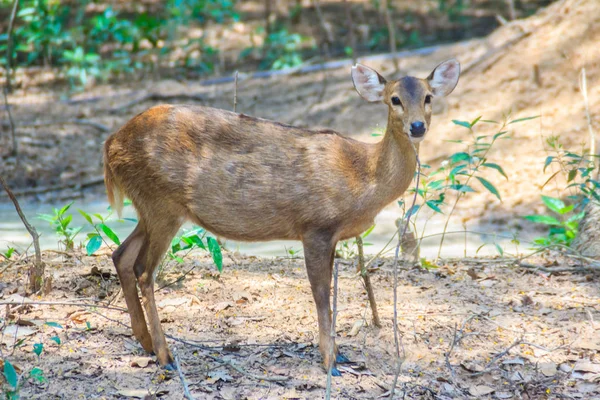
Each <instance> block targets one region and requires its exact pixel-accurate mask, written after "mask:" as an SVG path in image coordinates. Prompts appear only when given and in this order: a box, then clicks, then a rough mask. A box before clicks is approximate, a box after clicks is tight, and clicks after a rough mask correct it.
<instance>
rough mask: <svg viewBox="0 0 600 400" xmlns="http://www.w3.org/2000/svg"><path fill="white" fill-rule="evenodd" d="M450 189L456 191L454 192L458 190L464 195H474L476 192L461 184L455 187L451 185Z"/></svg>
mask: <svg viewBox="0 0 600 400" xmlns="http://www.w3.org/2000/svg"><path fill="white" fill-rule="evenodd" d="M449 188H450V189H454V190H456V191H458V192H463V193H467V192H473V193H474V192H475V191H474V190H473V188H472V187H471V186H468V185H462V184H460V183H456V184H454V185H450V186H449Z"/></svg>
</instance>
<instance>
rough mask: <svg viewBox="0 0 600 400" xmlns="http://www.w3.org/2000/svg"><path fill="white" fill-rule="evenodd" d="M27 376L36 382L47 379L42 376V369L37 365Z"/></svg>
mask: <svg viewBox="0 0 600 400" xmlns="http://www.w3.org/2000/svg"><path fill="white" fill-rule="evenodd" d="M29 377H30V378H31V379H33V380H34V381H36V382H37V383H44V382H46V380H47V379H46V377H45V376H44V371H43V370H42V369H40V368H38V367H35V368H33V369H32V370H31V371H29Z"/></svg>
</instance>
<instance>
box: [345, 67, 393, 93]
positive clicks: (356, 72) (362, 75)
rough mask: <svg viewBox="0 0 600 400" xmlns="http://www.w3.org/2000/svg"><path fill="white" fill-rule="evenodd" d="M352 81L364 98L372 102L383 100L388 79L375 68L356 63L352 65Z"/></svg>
mask: <svg viewBox="0 0 600 400" xmlns="http://www.w3.org/2000/svg"><path fill="white" fill-rule="evenodd" d="M352 83H354V88H355V89H356V91H357V92H358V94H360V96H361V97H362V98H363V99H365V100H367V101H371V102H375V101H381V100H383V89H384V88H385V83H386V80H385V78H384V77H383V76H381V75H379V73H377V71H375V70H374V69H371V68H369V67H365V66H364V65H362V64H356V65H355V66H354V67H352Z"/></svg>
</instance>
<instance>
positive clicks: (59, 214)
mask: <svg viewBox="0 0 600 400" xmlns="http://www.w3.org/2000/svg"><path fill="white" fill-rule="evenodd" d="M72 205H73V202H70V203H69V204H66V205H65V206H63V207H62V208H61V209H58V208H54V214H38V218H40V219H42V220H44V221H47V222H49V223H50V225H52V226H53V227H54V230H55V231H56V234H57V235H58V236H59V237H60V238H61V240H60V243H62V244H63V245H64V246H65V250H67V251H69V250H73V246H74V244H75V242H74V240H75V237H76V236H77V235H78V234H79V232H80V231H81V229H82V228H81V227H80V228H73V227H71V226H70V224H71V221H72V220H73V215H72V214H67V211H69V208H71V206H72Z"/></svg>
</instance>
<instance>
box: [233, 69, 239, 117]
mask: <svg viewBox="0 0 600 400" xmlns="http://www.w3.org/2000/svg"><path fill="white" fill-rule="evenodd" d="M237 83H238V71H235V82H234V86H233V112H235V108H236V107H237Z"/></svg>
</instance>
